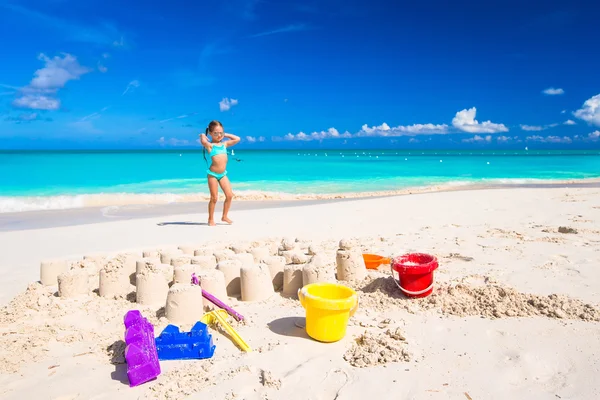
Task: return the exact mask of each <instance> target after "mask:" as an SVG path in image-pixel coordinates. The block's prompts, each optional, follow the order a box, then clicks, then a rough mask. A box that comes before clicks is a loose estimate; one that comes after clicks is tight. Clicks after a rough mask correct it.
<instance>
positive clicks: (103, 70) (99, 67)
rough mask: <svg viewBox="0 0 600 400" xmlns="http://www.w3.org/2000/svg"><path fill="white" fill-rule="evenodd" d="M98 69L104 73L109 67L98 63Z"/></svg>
mask: <svg viewBox="0 0 600 400" xmlns="http://www.w3.org/2000/svg"><path fill="white" fill-rule="evenodd" d="M98 71H100V72H102V73H103V74H104V73H106V72H107V71H108V68H106V67H105V66H104V65H102V64H100V63H98Z"/></svg>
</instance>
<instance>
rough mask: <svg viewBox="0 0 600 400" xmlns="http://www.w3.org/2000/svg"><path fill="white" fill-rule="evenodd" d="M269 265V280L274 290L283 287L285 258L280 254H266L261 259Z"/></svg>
mask: <svg viewBox="0 0 600 400" xmlns="http://www.w3.org/2000/svg"><path fill="white" fill-rule="evenodd" d="M262 262H263V263H264V264H266V265H267V266H268V267H269V272H270V273H271V282H272V283H273V288H274V289H275V290H281V289H283V270H284V269H285V258H284V257H282V256H268V257H266V258H264V259H263V260H262Z"/></svg>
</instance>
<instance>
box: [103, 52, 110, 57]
mask: <svg viewBox="0 0 600 400" xmlns="http://www.w3.org/2000/svg"><path fill="white" fill-rule="evenodd" d="M109 57H110V54H108V53H104V54H102V58H109Z"/></svg>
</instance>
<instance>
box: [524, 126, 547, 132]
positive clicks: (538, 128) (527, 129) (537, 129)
mask: <svg viewBox="0 0 600 400" xmlns="http://www.w3.org/2000/svg"><path fill="white" fill-rule="evenodd" d="M521 129H522V130H524V131H543V130H544V127H543V126H539V125H521Z"/></svg>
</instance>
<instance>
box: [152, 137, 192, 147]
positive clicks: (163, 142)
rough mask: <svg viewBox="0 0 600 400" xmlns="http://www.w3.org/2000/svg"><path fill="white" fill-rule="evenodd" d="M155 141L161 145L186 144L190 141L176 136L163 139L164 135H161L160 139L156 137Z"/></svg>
mask: <svg viewBox="0 0 600 400" xmlns="http://www.w3.org/2000/svg"><path fill="white" fill-rule="evenodd" d="M157 142H158V144H160V145H161V146H187V145H189V144H190V141H189V140H186V139H177V138H170V139H165V137H164V136H162V137H161V138H160V139H158V140H157Z"/></svg>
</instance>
